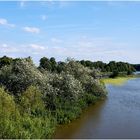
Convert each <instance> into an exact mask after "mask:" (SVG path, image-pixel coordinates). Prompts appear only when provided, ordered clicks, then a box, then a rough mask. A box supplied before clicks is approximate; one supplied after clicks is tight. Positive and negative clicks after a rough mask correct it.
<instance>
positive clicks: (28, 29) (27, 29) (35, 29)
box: [23, 26, 40, 34]
mask: <svg viewBox="0 0 140 140" xmlns="http://www.w3.org/2000/svg"><path fill="white" fill-rule="evenodd" d="M23 30H24V31H25V32H29V33H36V34H38V33H40V29H39V28H36V27H28V26H26V27H24V28H23Z"/></svg>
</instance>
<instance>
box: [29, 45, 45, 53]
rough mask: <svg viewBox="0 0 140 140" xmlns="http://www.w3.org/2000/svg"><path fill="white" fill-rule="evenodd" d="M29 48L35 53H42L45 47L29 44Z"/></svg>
mask: <svg viewBox="0 0 140 140" xmlns="http://www.w3.org/2000/svg"><path fill="white" fill-rule="evenodd" d="M29 47H30V48H31V49H34V50H37V51H43V50H45V47H44V46H42V45H38V44H30V45H29Z"/></svg>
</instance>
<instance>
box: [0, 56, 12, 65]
mask: <svg viewBox="0 0 140 140" xmlns="http://www.w3.org/2000/svg"><path fill="white" fill-rule="evenodd" d="M12 61H13V59H12V58H10V57H7V56H3V57H1V58H0V68H2V67H3V66H6V65H10V64H11V63H12Z"/></svg>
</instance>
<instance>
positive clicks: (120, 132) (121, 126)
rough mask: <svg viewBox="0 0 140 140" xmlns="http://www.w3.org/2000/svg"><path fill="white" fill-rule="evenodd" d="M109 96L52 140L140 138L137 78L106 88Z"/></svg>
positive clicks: (58, 131) (138, 85) (139, 102)
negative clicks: (58, 139) (55, 139)
mask: <svg viewBox="0 0 140 140" xmlns="http://www.w3.org/2000/svg"><path fill="white" fill-rule="evenodd" d="M106 87H107V90H108V97H107V98H106V99H104V100H102V101H99V102H97V103H96V104H95V105H93V106H90V107H89V108H87V109H86V110H85V111H84V112H83V113H82V115H81V117H80V118H79V119H77V120H74V121H73V122H71V123H70V124H66V125H61V126H59V127H58V128H57V131H56V133H55V136H54V138H60V139H63V138H64V139H70V138H71V139H72V138H73V139H78V138H79V139H84V138H85V139H89V138H92V139H96V138H100V139H103V138H108V139H110V138H118V139H119V138H140V78H135V79H129V80H128V81H127V82H125V83H124V84H123V85H111V84H109V85H106Z"/></svg>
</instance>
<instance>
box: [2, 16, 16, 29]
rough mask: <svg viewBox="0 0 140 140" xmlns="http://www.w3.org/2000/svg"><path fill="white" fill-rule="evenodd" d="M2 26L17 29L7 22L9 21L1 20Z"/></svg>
mask: <svg viewBox="0 0 140 140" xmlns="http://www.w3.org/2000/svg"><path fill="white" fill-rule="evenodd" d="M0 25H3V26H7V27H15V25H14V24H11V23H9V22H8V21H7V19H4V18H0Z"/></svg>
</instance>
